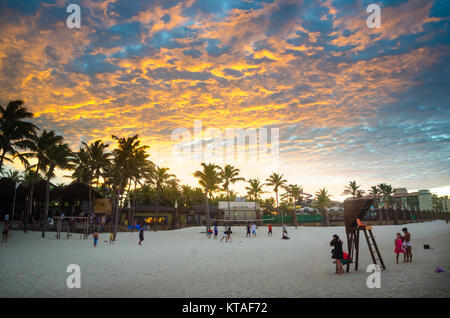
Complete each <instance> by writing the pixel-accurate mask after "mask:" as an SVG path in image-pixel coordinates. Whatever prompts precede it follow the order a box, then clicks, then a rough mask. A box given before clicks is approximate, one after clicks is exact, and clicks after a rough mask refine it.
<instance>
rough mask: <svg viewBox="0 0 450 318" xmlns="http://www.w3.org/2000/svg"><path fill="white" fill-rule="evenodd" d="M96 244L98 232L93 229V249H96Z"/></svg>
mask: <svg viewBox="0 0 450 318" xmlns="http://www.w3.org/2000/svg"><path fill="white" fill-rule="evenodd" d="M97 242H98V232H97V229H95V232H94V247H97Z"/></svg>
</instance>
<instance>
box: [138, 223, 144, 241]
mask: <svg viewBox="0 0 450 318" xmlns="http://www.w3.org/2000/svg"><path fill="white" fill-rule="evenodd" d="M143 240H144V228H143V227H141V228H140V229H139V245H142V241H143Z"/></svg>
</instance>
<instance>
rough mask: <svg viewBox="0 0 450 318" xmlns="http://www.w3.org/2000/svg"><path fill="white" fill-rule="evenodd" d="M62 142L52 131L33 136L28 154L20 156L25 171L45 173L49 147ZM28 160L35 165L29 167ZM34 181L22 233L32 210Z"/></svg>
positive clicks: (28, 144) (28, 146)
mask: <svg viewBox="0 0 450 318" xmlns="http://www.w3.org/2000/svg"><path fill="white" fill-rule="evenodd" d="M62 141H63V137H62V136H58V135H56V134H55V132H54V131H53V130H51V131H47V130H44V131H43V132H42V133H41V134H40V135H39V136H37V135H33V136H31V138H30V139H29V140H28V143H27V148H28V149H29V150H28V152H26V153H22V154H21V157H20V158H21V160H22V162H23V163H24V165H25V168H26V169H27V170H33V169H34V172H35V173H36V175H39V172H44V173H45V172H46V167H47V166H48V158H47V152H48V151H49V149H50V148H51V147H54V146H55V145H58V144H61V143H62ZM28 159H36V160H37V163H36V164H34V165H30V164H29V161H28ZM35 181H36V179H32V182H31V185H30V192H29V195H28V209H27V213H25V219H24V232H25V233H26V231H27V224H28V217H29V215H31V212H32V210H33V191H34V186H35V183H36V182H35Z"/></svg>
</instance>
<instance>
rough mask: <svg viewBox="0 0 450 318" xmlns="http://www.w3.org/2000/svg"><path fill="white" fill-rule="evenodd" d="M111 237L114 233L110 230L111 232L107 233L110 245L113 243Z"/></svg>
mask: <svg viewBox="0 0 450 318" xmlns="http://www.w3.org/2000/svg"><path fill="white" fill-rule="evenodd" d="M113 237H114V233H113V231H111V233H109V245H111V244H112V243H113Z"/></svg>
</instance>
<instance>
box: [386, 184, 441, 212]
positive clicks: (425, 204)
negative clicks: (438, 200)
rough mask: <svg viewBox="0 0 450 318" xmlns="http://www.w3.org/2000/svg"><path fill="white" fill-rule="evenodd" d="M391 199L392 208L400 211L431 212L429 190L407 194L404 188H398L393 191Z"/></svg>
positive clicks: (431, 203)
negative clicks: (394, 207)
mask: <svg viewBox="0 0 450 318" xmlns="http://www.w3.org/2000/svg"><path fill="white" fill-rule="evenodd" d="M392 198H393V200H394V206H396V207H399V208H402V209H413V210H421V211H432V210H433V197H432V194H431V192H430V190H426V189H425V190H419V191H417V192H410V193H408V190H407V189H406V188H398V189H394V194H393V195H392Z"/></svg>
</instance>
